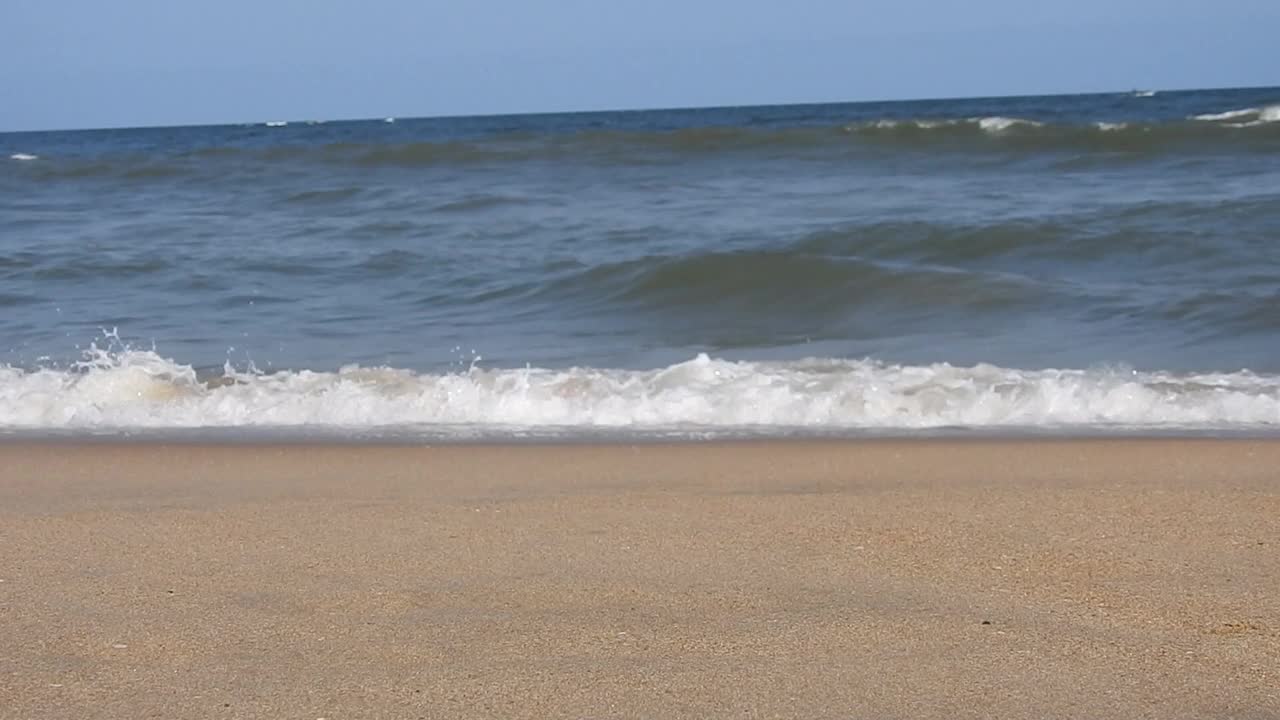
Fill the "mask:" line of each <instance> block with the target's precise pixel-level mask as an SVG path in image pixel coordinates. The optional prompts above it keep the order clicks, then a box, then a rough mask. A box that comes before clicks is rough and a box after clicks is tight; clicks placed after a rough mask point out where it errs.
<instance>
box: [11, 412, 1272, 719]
mask: <svg viewBox="0 0 1280 720" xmlns="http://www.w3.org/2000/svg"><path fill="white" fill-rule="evenodd" d="M1276 468H1280V441H1276V440H1273V439H1245V438H1235V439H1206V438H1129V437H1126V438H1120V439H1107V438H1049V439H1046V438H1039V437H1028V438H1018V437H1013V438H990V437H982V438H936V437H935V438H925V439H899V438H894V439H883V438H869V439H858V440H845V439H817V440H799V439H795V440H776V441H774V440H732V441H716V442H705V443H687V442H680V443H663V442H640V443H619V442H600V443H595V442H592V443H561V442H554V443H548V442H534V443H516V444H510V443H490V442H482V443H446V444H437V445H425V446H424V445H407V444H397V443H391V444H383V443H365V442H361V443H357V444H345V443H330V442H302V443H294V442H290V443H241V442H211V443H192V442H181V443H176V442H157V441H154V440H150V441H134V440H129V441H119V440H117V439H106V440H98V439H94V440H86V439H83V438H60V437H55V438H48V439H42V440H39V441H31V440H28V439H10V440H6V441H4V442H0V541H2V542H3V546H4V548H5V551H4V552H3V553H0V580H3V582H2V583H0V609H2V612H0V648H3V649H0V697H3V698H7V700H6V701H5V702H3V703H0V718H6V719H7V718H53V717H104V718H106V717H122V718H123V717H129V718H133V717H150V716H164V717H193V718H195V717H228V718H230V717H237V718H249V717H307V718H319V717H327V718H338V717H727V716H744V715H745V716H748V717H904V718H906V717H912V718H928V717H938V718H943V717H947V718H951V717H1027V718H1030V717H1135V718H1136V717H1152V718H1182V717H1186V718H1200V717H1204V718H1210V717H1242V718H1266V717H1275V716H1277V715H1280V671H1278V670H1277V668H1280V598H1278V597H1277V596H1276V594H1275V592H1274V588H1275V584H1276V579H1277V578H1280V553H1278V552H1276V550H1277V548H1280V471H1278V470H1276Z"/></svg>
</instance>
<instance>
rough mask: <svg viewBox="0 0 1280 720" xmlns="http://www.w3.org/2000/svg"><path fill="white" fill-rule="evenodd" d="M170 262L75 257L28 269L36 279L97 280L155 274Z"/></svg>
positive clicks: (145, 259) (168, 266)
mask: <svg viewBox="0 0 1280 720" xmlns="http://www.w3.org/2000/svg"><path fill="white" fill-rule="evenodd" d="M172 267H173V264H172V263H171V262H170V261H169V260H166V259H164V258H112V257H106V256H101V255H99V256H92V255H89V256H84V255H82V256H79V257H76V258H73V259H70V260H63V261H61V262H59V263H58V264H53V265H50V264H46V265H45V266H44V267H41V268H38V269H36V270H35V271H34V272H32V274H31V275H32V277H34V278H35V279H37V280H49V281H58V280H101V281H111V280H117V279H126V278H138V277H145V276H155V275H160V274H163V273H165V272H166V271H168V270H170V269H171V268H172Z"/></svg>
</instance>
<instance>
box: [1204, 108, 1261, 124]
mask: <svg viewBox="0 0 1280 720" xmlns="http://www.w3.org/2000/svg"><path fill="white" fill-rule="evenodd" d="M1260 112H1262V110H1261V109H1260V108H1241V109H1239V110H1227V111H1225V112H1220V113H1204V114H1203V115H1192V116H1191V119H1192V120H1204V121H1206V122H1222V121H1223V120H1235V119H1237V118H1245V117H1250V116H1252V115H1257V114H1258V113H1260Z"/></svg>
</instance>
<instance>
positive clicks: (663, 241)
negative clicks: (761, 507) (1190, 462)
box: [0, 88, 1280, 439]
mask: <svg viewBox="0 0 1280 720" xmlns="http://www.w3.org/2000/svg"><path fill="white" fill-rule="evenodd" d="M214 428H219V429H221V430H217V431H215V430H213V429H214ZM1276 429H1280V88H1264V89H1243V90H1208V91H1184V92H1158V93H1154V94H1150V93H1117V94H1104V95H1077V96H1053V97H1022V98H995V99H968V100H941V101H918V102H896V103H861V104H825V105H796V106H771V107H735V108H711V109H695V110H657V111H642V112H606V113H580V114H560V115H523V116H501V117H472V118H436V119H407V118H399V119H390V118H385V119H384V118H377V119H371V120H359V121H322V120H318V119H316V120H308V119H305V118H303V119H277V118H263V119H262V122H255V123H248V124H244V125H229V126H209V127H180V128H147V129H124V130H94V131H74V132H32V133H8V134H0V432H8V433H11V434H12V433H35V434H66V433H70V434H80V433H107V434H134V433H144V434H145V433H157V432H188V431H190V432H197V433H200V432H214V433H216V432H226V431H233V432H245V433H249V434H254V433H268V434H269V433H271V432H277V433H278V432H285V433H294V434H302V435H308V434H330V435H332V434H335V433H336V434H339V435H349V436H353V437H363V436H369V435H378V436H384V435H390V436H395V437H403V438H415V437H420V438H427V439H440V438H458V437H462V438H473V437H537V438H545V437H552V438H555V437H596V436H609V437H708V436H717V435H748V436H771V435H787V436H790V435H832V434H834V435H843V434H853V435H857V434H862V433H884V432H888V433H896V432H907V431H911V432H915V431H930V430H932V431H938V430H947V431H951V430H954V431H956V432H968V431H979V432H981V431H987V432H991V431H995V432H1007V431H1032V432H1049V433H1056V432H1066V433H1080V432H1085V433H1104V434H1105V433H1111V432H1170V431H1176V432H1191V433H1205V432H1208V433H1219V432H1262V433H1271V432H1273V431H1274V430H1276Z"/></svg>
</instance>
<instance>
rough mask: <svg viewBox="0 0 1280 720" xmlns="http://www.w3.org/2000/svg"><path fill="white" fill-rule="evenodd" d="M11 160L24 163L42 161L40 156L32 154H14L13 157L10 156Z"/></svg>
mask: <svg viewBox="0 0 1280 720" xmlns="http://www.w3.org/2000/svg"><path fill="white" fill-rule="evenodd" d="M9 159H10V160H18V161H23V160H39V159H40V156H39V155H31V154H29V153H14V154H12V155H10V156H9Z"/></svg>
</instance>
